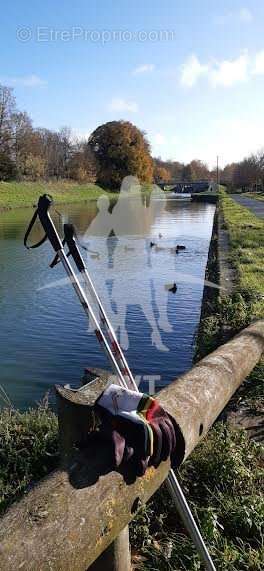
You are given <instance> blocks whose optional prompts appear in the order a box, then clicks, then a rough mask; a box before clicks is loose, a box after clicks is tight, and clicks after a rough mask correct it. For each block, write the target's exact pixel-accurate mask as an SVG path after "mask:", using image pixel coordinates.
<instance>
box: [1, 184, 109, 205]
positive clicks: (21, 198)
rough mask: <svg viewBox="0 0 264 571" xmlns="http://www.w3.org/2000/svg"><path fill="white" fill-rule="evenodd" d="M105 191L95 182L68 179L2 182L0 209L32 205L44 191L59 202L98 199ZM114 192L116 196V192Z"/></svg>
mask: <svg viewBox="0 0 264 571" xmlns="http://www.w3.org/2000/svg"><path fill="white" fill-rule="evenodd" d="M103 192H105V191H103V190H102V188H100V187H99V186H97V185H95V184H78V183H74V182H68V181H58V182H56V181H54V182H0V210H1V209H5V208H7V209H9V208H17V207H23V206H25V207H26V206H32V205H33V204H35V203H36V201H37V199H38V197H39V196H40V194H44V193H48V194H51V195H52V196H53V198H54V200H55V201H56V203H57V204H59V203H71V202H81V201H85V200H92V199H96V198H98V196H100V195H101V194H102V193H103ZM109 194H111V193H109ZM112 194H113V196H114V193H112Z"/></svg>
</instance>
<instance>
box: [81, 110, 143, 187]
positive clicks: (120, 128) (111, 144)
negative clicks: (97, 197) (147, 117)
mask: <svg viewBox="0 0 264 571" xmlns="http://www.w3.org/2000/svg"><path fill="white" fill-rule="evenodd" d="M88 145H89V146H90V148H91V150H92V151H93V153H94V155H95V157H96V161H97V165H98V171H97V181H98V183H99V184H101V185H102V186H103V187H105V188H111V189H114V190H118V189H120V185H121V182H122V180H123V178H124V177H125V176H127V175H134V176H137V177H138V178H139V180H140V182H141V183H143V184H144V183H150V182H152V179H153V162H152V158H151V156H150V145H149V142H148V140H147V139H146V137H145V134H144V133H143V132H142V131H140V130H139V129H138V128H137V127H135V125H133V124H132V123H130V122H129V121H110V122H109V123H105V124H104V125H100V127H98V128H97V129H96V130H95V131H94V132H93V133H92V135H91V136H90V138H89V141H88Z"/></svg>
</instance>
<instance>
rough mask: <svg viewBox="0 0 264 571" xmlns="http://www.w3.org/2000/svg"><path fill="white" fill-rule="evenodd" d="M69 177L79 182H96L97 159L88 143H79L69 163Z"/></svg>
mask: <svg viewBox="0 0 264 571" xmlns="http://www.w3.org/2000/svg"><path fill="white" fill-rule="evenodd" d="M68 174H69V177H70V178H72V179H74V180H77V181H78V182H96V161H95V157H94V155H93V152H92V150H91V148H90V147H89V146H88V145H87V144H82V143H81V144H78V145H77V146H76V148H75V150H74V152H73V154H72V157H71V159H70V160H69V163H68Z"/></svg>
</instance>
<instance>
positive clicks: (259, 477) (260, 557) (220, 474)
mask: <svg viewBox="0 0 264 571" xmlns="http://www.w3.org/2000/svg"><path fill="white" fill-rule="evenodd" d="M262 452H263V450H262V447H261V446H260V445H259V444H256V443H254V442H250V441H249V440H248V438H247V436H246V434H245V433H244V432H243V431H241V430H239V431H238V430H234V429H230V428H229V429H228V428H227V427H226V426H225V425H223V424H222V423H218V424H217V425H216V426H215V427H214V428H213V429H212V430H211V431H210V433H209V435H208V436H207V438H206V439H205V440H204V441H203V442H202V443H201V444H200V445H199V446H198V447H197V448H196V449H195V451H194V452H193V453H192V455H191V457H190V458H189V459H188V460H187V461H186V462H185V464H184V465H183V466H182V468H181V470H180V473H179V479H180V482H181V485H182V487H183V490H184V492H185V494H186V496H187V499H188V501H189V503H190V505H191V507H192V510H193V512H194V514H195V515H196V518H197V520H198V522H199V524H200V527H201V529H202V533H203V536H204V538H205V540H206V543H207V545H208V546H210V550H211V554H212V556H213V560H214V562H215V565H216V568H217V569H218V571H220V570H222V571H235V570H236V571H247V570H252V571H261V569H263V566H264V547H263V542H264V497H263V494H262V486H263V479H264V470H263V459H262V456H261V453H262ZM130 537H131V541H132V544H133V545H134V550H135V551H136V553H137V557H136V558H135V559H136V560H137V561H138V569H140V570H142V571H156V570H159V571H180V570H190V571H195V570H198V569H203V566H202V564H201V563H200V560H199V557H198V555H197V552H196V550H195V548H194V546H193V544H192V542H191V541H190V539H189V538H188V536H187V534H186V532H185V530H184V528H183V527H182V525H181V522H180V521H179V517H178V516H177V513H176V511H175V507H174V505H173V503H172V501H171V499H170V498H169V496H168V494H167V493H166V491H165V489H162V490H160V491H159V492H158V494H156V496H155V497H154V498H153V499H152V500H151V501H150V502H149V504H148V505H147V507H145V508H143V510H142V511H141V512H140V513H139V514H138V515H137V517H136V519H135V520H134V522H133V524H132V525H131V530H130Z"/></svg>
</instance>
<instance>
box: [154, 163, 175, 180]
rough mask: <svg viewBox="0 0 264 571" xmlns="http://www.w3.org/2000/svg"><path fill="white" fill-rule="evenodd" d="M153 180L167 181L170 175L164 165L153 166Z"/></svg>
mask: <svg viewBox="0 0 264 571" xmlns="http://www.w3.org/2000/svg"><path fill="white" fill-rule="evenodd" d="M153 177H154V182H156V183H159V182H169V180H170V178H171V175H170V173H169V171H168V170H167V169H165V168H164V167H159V166H157V165H155V166H154V174H153Z"/></svg>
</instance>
